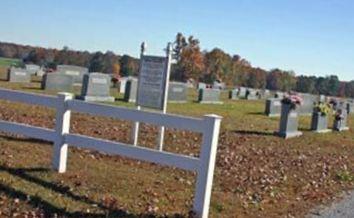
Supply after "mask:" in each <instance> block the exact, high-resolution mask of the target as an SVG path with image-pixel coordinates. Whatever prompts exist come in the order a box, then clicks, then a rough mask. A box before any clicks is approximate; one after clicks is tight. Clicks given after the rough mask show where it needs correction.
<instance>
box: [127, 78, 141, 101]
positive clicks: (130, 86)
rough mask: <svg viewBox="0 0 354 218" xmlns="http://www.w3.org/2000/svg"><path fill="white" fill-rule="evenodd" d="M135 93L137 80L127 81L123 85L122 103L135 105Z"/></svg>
mask: <svg viewBox="0 0 354 218" xmlns="http://www.w3.org/2000/svg"><path fill="white" fill-rule="evenodd" d="M137 91H138V80H137V79H133V78H131V79H129V80H128V81H127V82H126V84H125V91H124V101H126V102H134V103H135V102H136V95H137Z"/></svg>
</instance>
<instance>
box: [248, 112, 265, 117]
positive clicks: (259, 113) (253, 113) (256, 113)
mask: <svg viewBox="0 0 354 218" xmlns="http://www.w3.org/2000/svg"><path fill="white" fill-rule="evenodd" d="M247 115H261V116H266V114H265V113H264V112H250V113H247Z"/></svg>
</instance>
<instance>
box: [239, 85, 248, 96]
mask: <svg viewBox="0 0 354 218" xmlns="http://www.w3.org/2000/svg"><path fill="white" fill-rule="evenodd" d="M246 94H247V88H246V87H239V88H238V97H239V98H246Z"/></svg>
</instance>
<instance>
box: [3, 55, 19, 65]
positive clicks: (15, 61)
mask: <svg viewBox="0 0 354 218" xmlns="http://www.w3.org/2000/svg"><path fill="white" fill-rule="evenodd" d="M21 62H22V61H21V60H20V59H12V58H2V57H0V67H8V66H18V65H20V64H21Z"/></svg>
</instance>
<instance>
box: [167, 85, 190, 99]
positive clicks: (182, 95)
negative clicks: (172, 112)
mask: <svg viewBox="0 0 354 218" xmlns="http://www.w3.org/2000/svg"><path fill="white" fill-rule="evenodd" d="M168 101H170V102H176V103H185V102H187V84H186V83H181V82H170V83H169V86H168Z"/></svg>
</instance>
